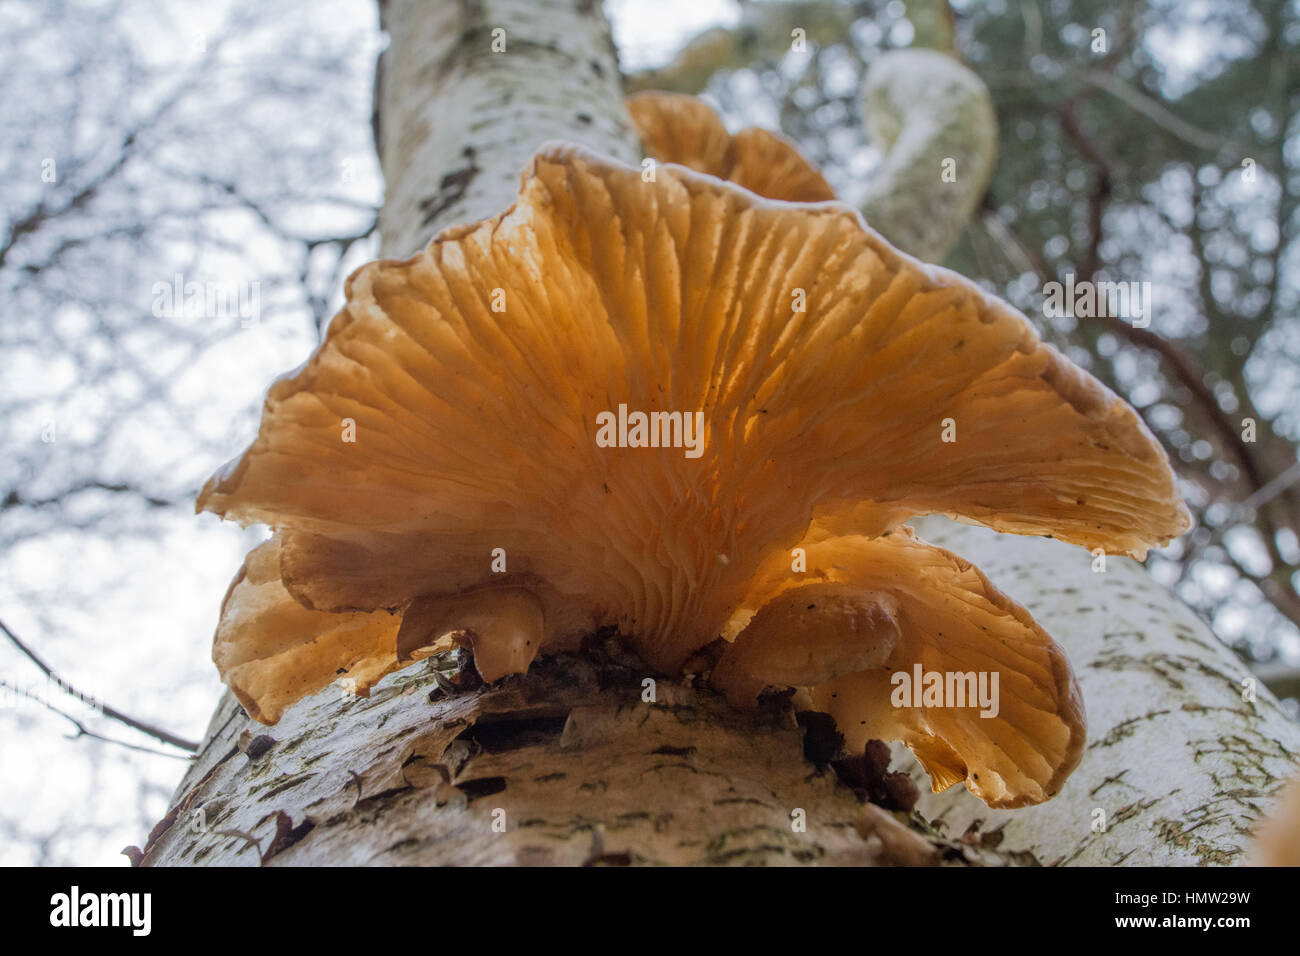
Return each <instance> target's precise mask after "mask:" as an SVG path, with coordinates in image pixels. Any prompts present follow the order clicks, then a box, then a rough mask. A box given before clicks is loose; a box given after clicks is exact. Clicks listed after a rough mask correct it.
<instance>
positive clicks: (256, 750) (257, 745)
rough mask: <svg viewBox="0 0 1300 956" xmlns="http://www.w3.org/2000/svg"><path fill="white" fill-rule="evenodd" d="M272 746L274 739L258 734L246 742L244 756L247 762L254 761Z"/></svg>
mask: <svg viewBox="0 0 1300 956" xmlns="http://www.w3.org/2000/svg"><path fill="white" fill-rule="evenodd" d="M274 746H275V738H274V737H271V736H268V735H267V734H259V735H258V736H256V737H254V738H253V739H252V740H250V741H249V742H248V746H247V747H245V748H244V756H245V757H247V758H248V759H249V760H256V759H257V758H258V757H261V756H262V755H263V754H265V753H266V752H267V751H268V750H270V749H271V748H272V747H274Z"/></svg>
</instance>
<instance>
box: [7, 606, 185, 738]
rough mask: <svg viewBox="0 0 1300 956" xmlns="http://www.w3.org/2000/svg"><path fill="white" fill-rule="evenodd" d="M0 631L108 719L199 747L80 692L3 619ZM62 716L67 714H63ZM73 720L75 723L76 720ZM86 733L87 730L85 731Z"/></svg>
mask: <svg viewBox="0 0 1300 956" xmlns="http://www.w3.org/2000/svg"><path fill="white" fill-rule="evenodd" d="M0 631H4V633H5V636H6V637H8V638H9V640H10V641H12V642H13V645H14V646H15V647H16V648H18V650H20V651H21V652H22V653H23V655H24V656H25V657H26V658H27V659H28V660H29V661H31V662H32V663H33V664H35V665H36V666H37V667H38V668H40V670H41V673H43V674H44V675H45V676H46V677H48V678H49V679H50V680H52V681H54V682H55V683H56V684H58V685H59V688H60V689H61V690H63V691H64V692H65V693H67V694H69V695H71V696H73V697H80V698H81V699H82V700H95V702H96V704H97V706H98V707H99V710H100V712H101V713H102V714H103V715H104V716H105V717H108V718H109V719H110V720H116V721H117V722H118V723H121V724H125V725H126V726H128V727H131V728H132V729H134V730H138V731H140V732H141V733H143V734H148V735H149V736H150V737H153V738H154V739H155V740H160V741H162V742H163V743H165V744H171V745H172V746H173V747H179V748H180V749H181V750H188V751H189V752H190V753H194V752H195V751H197V750H198V749H199V745H198V744H196V743H194V742H193V741H192V740H186V739H185V738H184V737H178V736H177V735H176V734H173V733H171V732H169V731H166V730H163V729H162V728H161V727H156V726H154V725H153V724H150V723H148V722H146V721H143V720H138V719H137V718H135V717H131V716H128V715H127V714H124V713H122V711H120V710H118V709H117V708H115V707H110V706H109V705H108V704H105V703H104V702H103V701H100V700H98V699H96V698H93V697H91V696H90V695H88V694H83V693H81V692H80V691H79V690H77V689H76V688H75V687H73V686H72V685H71V684H69V683H68V682H67V681H65V680H64V679H63V678H62V677H60V676H59V675H58V674H56V673H55V672H54V669H53V668H52V667H50V665H49V664H47V663H45V661H43V660H41V658H40V657H39V656H38V655H37V654H36V652H35V651H33V650H32V649H31V648H30V647H28V646H27V645H26V644H24V643H23V642H22V641H21V640H20V639H19V638H18V635H17V634H15V633H14V632H13V631H11V630H10V629H9V626H8V625H7V624H5V622H4V621H0ZM50 709H51V710H53V709H54V708H52V707H51V708H50ZM57 712H58V713H62V711H57ZM64 716H67V715H66V714H64ZM68 719H69V720H72V718H71V717H68ZM73 722H74V723H76V721H73ZM78 726H80V725H78ZM87 733H89V732H88V731H87ZM91 736H95V735H94V734H91ZM101 739H103V738H101ZM110 742H111V741H110ZM128 746H129V745H128Z"/></svg>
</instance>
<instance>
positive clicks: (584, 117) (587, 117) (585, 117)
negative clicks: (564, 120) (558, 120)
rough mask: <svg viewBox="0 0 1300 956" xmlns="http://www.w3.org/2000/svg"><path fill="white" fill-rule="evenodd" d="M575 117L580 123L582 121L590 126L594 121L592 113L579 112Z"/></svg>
mask: <svg viewBox="0 0 1300 956" xmlns="http://www.w3.org/2000/svg"><path fill="white" fill-rule="evenodd" d="M573 118H574V119H576V120H577V121H578V122H579V123H582V124H584V125H586V126H590V125H591V123H592V119H591V114H590V113H577V114H575V115H574V117H573Z"/></svg>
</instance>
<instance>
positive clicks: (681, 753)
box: [650, 744, 695, 757]
mask: <svg viewBox="0 0 1300 956" xmlns="http://www.w3.org/2000/svg"><path fill="white" fill-rule="evenodd" d="M650 752H651V753H652V754H665V755H667V756H669V757H691V756H694V754H695V748H694V747H670V746H668V745H667V744H664V746H662V747H656V748H655V749H654V750H652V751H650Z"/></svg>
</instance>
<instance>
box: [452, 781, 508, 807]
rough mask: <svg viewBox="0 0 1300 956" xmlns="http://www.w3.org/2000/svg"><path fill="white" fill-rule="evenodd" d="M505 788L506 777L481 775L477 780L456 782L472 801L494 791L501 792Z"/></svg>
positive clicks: (487, 795) (457, 787) (458, 788)
mask: <svg viewBox="0 0 1300 956" xmlns="http://www.w3.org/2000/svg"><path fill="white" fill-rule="evenodd" d="M505 788H506V778H505V777H479V778H477V779H475V780H462V781H461V782H460V783H458V784H456V789H457V790H459V791H460V792H461V793H463V794H465V796H466V797H468V798H469V801H470V802H471V803H473V802H474V801H475V800H477V799H478V798H479V797H489V796H491V795H492V794H494V793H500V792H501V791H502V790H504V789H505Z"/></svg>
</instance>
